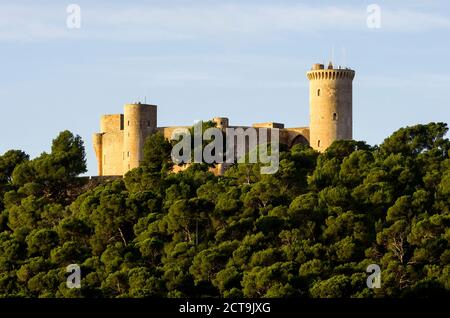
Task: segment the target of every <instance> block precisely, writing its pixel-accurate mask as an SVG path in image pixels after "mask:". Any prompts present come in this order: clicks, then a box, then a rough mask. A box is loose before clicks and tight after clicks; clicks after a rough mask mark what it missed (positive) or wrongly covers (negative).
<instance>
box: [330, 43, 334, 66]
mask: <svg viewBox="0 0 450 318" xmlns="http://www.w3.org/2000/svg"><path fill="white" fill-rule="evenodd" d="M330 62H331V64H334V45H332V46H331V61H330Z"/></svg>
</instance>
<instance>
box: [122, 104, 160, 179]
mask: <svg viewBox="0 0 450 318" xmlns="http://www.w3.org/2000/svg"><path fill="white" fill-rule="evenodd" d="M156 108H157V107H156V105H148V104H141V103H137V104H126V105H125V110H124V147H123V148H124V149H123V159H124V160H123V164H124V167H123V171H124V174H125V173H126V172H127V171H129V170H131V169H134V168H136V167H138V166H139V165H140V163H141V161H142V160H143V157H144V151H143V148H144V142H145V139H146V138H147V137H148V136H149V135H150V134H152V133H154V132H156V122H157V118H156Z"/></svg>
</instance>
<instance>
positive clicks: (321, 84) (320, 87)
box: [306, 62, 355, 152]
mask: <svg viewBox="0 0 450 318" xmlns="http://www.w3.org/2000/svg"><path fill="white" fill-rule="evenodd" d="M306 76H307V77H308V80H309V116H310V122H309V134H310V141H309V143H310V145H311V147H312V148H314V149H316V150H318V151H320V152H323V151H325V150H326V149H327V148H328V147H329V146H330V145H331V144H332V143H333V141H335V140H341V139H352V81H353V78H354V77H355V71H354V70H351V69H348V68H345V69H341V68H339V69H334V68H333V65H332V64H331V62H330V64H329V65H328V68H327V69H325V68H324V65H323V64H314V65H313V67H312V68H311V70H310V71H309V72H307V73H306Z"/></svg>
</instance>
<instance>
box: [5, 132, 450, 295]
mask: <svg viewBox="0 0 450 318" xmlns="http://www.w3.org/2000/svg"><path fill="white" fill-rule="evenodd" d="M446 133H447V125H446V124H444V123H430V124H428V125H417V126H413V127H406V128H402V129H400V130H398V131H397V132H395V133H393V134H392V135H391V136H390V137H388V138H386V139H385V140H384V142H383V143H382V144H380V145H379V146H370V145H367V144H366V143H364V142H361V141H336V142H334V143H333V144H332V145H331V146H330V147H329V148H328V150H327V151H326V152H324V153H318V152H316V151H314V150H313V149H312V148H310V147H307V146H304V145H295V146H294V147H292V148H291V149H281V151H280V166H279V170H278V172H277V173H275V174H272V175H261V174H260V173H259V171H260V170H259V168H258V165H250V164H236V165H234V166H233V167H231V168H230V169H229V170H228V171H227V172H226V173H225V175H224V176H215V175H213V174H212V173H211V172H209V171H208V165H203V164H192V165H191V166H190V167H189V168H188V169H186V170H184V171H182V172H179V173H176V174H175V173H171V172H170V168H171V166H172V162H171V159H170V149H171V144H170V143H169V142H168V141H166V140H165V139H164V137H163V136H162V135H160V134H155V135H152V136H151V137H149V138H148V139H147V141H146V144H145V151H144V162H143V164H142V166H141V167H139V168H136V169H134V170H132V171H130V172H129V173H127V175H126V176H125V177H124V178H123V179H115V180H110V181H107V182H104V183H102V184H100V185H98V186H95V187H85V186H83V185H84V184H83V182H82V181H81V180H82V178H78V177H77V176H79V175H80V174H82V173H84V172H86V161H85V150H84V146H83V141H82V140H81V138H80V137H79V136H74V135H73V134H72V133H70V132H68V131H64V132H62V133H61V134H60V135H59V136H58V137H57V138H56V139H54V140H53V144H52V148H51V152H50V153H43V154H42V155H40V156H39V157H37V158H34V159H32V160H30V158H29V156H28V155H26V154H25V153H24V152H22V151H19V150H10V151H8V152H6V153H5V154H4V155H2V156H0V212H1V214H0V296H1V297H11V296H15V297H146V296H158V297H203V296H210V297H427V296H435V295H447V296H448V295H449V293H450V227H449V225H450V158H449V150H450V141H449V140H448V139H447V138H446V137H445V134H446ZM69 264H79V265H80V267H81V270H82V279H81V288H80V289H68V288H67V287H66V284H65V283H66V277H67V274H66V272H65V269H66V266H67V265H69ZM369 264H377V265H379V266H380V268H381V288H375V289H370V288H368V287H367V285H366V279H367V277H368V275H369V274H368V273H367V272H366V268H367V266H368V265H369Z"/></svg>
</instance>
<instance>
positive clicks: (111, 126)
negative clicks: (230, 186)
mask: <svg viewBox="0 0 450 318" xmlns="http://www.w3.org/2000/svg"><path fill="white" fill-rule="evenodd" d="M306 76H307V78H308V80H309V113H310V121H309V122H310V125H309V127H295V128H285V127H284V124H281V123H274V122H266V123H257V124H253V125H252V126H251V127H254V128H256V129H258V128H268V129H272V128H277V129H279V132H280V143H282V144H285V145H287V146H288V147H292V146H293V145H295V144H298V143H304V144H308V143H309V145H310V146H311V147H312V148H314V149H316V150H318V151H321V152H323V151H325V150H326V149H327V148H328V147H329V146H330V145H331V143H332V142H333V141H335V140H341V139H352V81H353V78H354V76H355V71H353V70H351V69H348V68H345V69H341V68H338V69H335V68H333V65H332V64H331V63H330V64H329V65H328V67H327V68H326V69H325V68H324V65H323V64H314V65H313V67H312V68H311V70H310V71H309V72H307V73H306ZM212 120H213V121H214V122H215V123H216V126H217V127H218V128H221V129H226V128H239V127H240V128H244V129H246V128H248V127H250V126H230V123H229V120H228V118H225V117H216V118H213V119H212ZM189 127H190V126H181V127H180V126H170V127H157V106H156V105H149V104H141V103H137V104H126V105H125V106H124V113H123V114H115V115H103V116H102V117H101V120H100V132H99V133H95V134H94V135H93V144H94V150H95V154H96V157H97V164H98V174H99V175H100V176H117V175H124V174H125V173H126V172H127V171H129V170H131V169H134V168H136V167H138V166H139V164H140V162H141V161H142V158H143V147H144V142H145V139H146V138H147V136H149V135H150V134H153V133H156V132H161V133H162V134H163V135H164V137H166V138H168V139H169V138H170V137H171V136H172V132H173V131H174V130H175V129H177V128H189ZM216 172H217V173H219V174H220V173H222V172H223V171H222V170H221V167H219V170H218V171H216Z"/></svg>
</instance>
